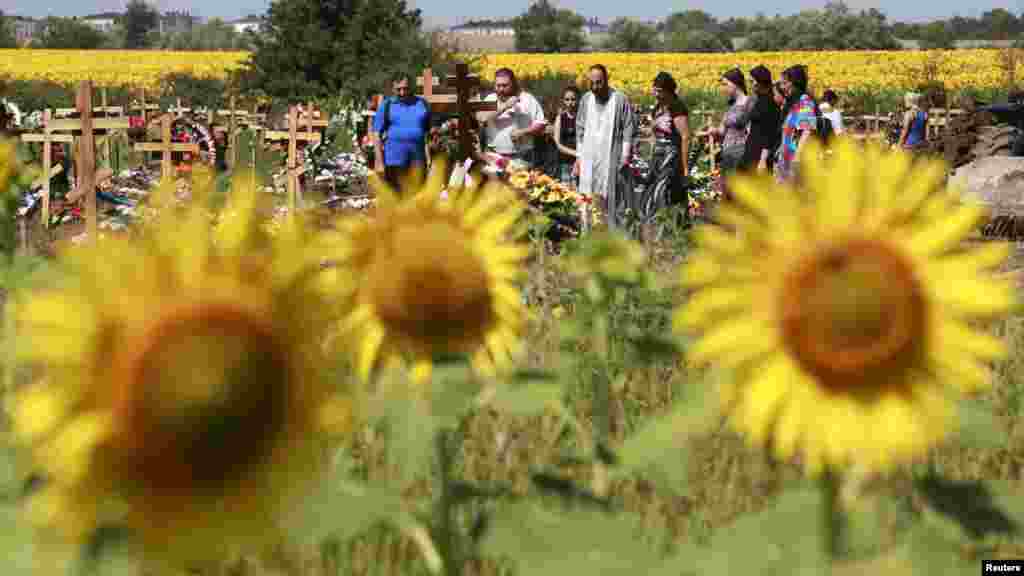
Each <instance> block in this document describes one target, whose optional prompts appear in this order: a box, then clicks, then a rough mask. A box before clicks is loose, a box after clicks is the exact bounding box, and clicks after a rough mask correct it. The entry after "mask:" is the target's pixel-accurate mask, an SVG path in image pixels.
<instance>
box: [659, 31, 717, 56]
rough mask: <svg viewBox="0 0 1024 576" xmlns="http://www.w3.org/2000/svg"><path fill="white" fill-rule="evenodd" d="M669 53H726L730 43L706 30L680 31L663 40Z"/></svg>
mask: <svg viewBox="0 0 1024 576" xmlns="http://www.w3.org/2000/svg"><path fill="white" fill-rule="evenodd" d="M665 49H666V50H668V51H669V52H728V51H730V50H732V43H731V42H729V40H728V39H727V38H725V37H723V36H719V35H717V34H715V33H713V32H709V31H707V30H680V31H677V32H673V33H672V34H669V35H668V37H666V38H665Z"/></svg>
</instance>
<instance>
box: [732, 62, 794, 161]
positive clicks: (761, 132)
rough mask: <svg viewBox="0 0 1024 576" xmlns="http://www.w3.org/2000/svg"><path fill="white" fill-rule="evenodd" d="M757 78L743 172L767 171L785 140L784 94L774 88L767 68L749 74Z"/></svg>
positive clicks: (759, 67) (754, 70) (761, 67)
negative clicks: (780, 142) (782, 103)
mask: <svg viewBox="0 0 1024 576" xmlns="http://www.w3.org/2000/svg"><path fill="white" fill-rule="evenodd" d="M750 77H751V78H753V79H754V99H755V101H754V106H753V108H752V109H751V112H750V135H749V136H748V137H747V144H746V147H745V149H744V154H743V164H742V166H741V168H740V169H741V170H744V171H747V172H751V171H757V172H762V173H764V172H768V171H770V170H771V167H772V164H774V162H773V161H772V158H773V157H774V155H775V150H776V149H777V148H778V147H779V141H780V140H782V112H781V110H779V102H785V99H784V98H783V97H782V95H781V93H780V94H779V95H778V96H776V95H775V94H773V92H774V91H773V89H772V73H771V71H770V70H768V68H766V67H764V66H757V67H755V68H754V69H753V70H751V71H750Z"/></svg>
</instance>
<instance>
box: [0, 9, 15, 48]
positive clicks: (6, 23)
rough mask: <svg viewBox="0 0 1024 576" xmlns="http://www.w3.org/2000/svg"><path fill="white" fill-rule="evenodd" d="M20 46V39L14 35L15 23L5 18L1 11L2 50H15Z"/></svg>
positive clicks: (0, 40) (0, 43)
mask: <svg viewBox="0 0 1024 576" xmlns="http://www.w3.org/2000/svg"><path fill="white" fill-rule="evenodd" d="M17 46H18V39H17V36H16V35H15V33H14V22H12V21H11V19H10V18H8V17H7V16H4V12H3V10H0V48H15V47H17Z"/></svg>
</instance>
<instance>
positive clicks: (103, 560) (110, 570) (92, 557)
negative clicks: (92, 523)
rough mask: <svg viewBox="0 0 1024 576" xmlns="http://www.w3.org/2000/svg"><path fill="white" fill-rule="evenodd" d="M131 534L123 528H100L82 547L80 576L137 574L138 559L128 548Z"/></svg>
mask: <svg viewBox="0 0 1024 576" xmlns="http://www.w3.org/2000/svg"><path fill="white" fill-rule="evenodd" d="M130 537H131V533H130V532H129V531H128V529H127V528H125V527H123V526H101V527H100V528H99V529H97V530H96V531H95V532H94V533H93V534H92V537H91V538H89V540H88V541H87V542H86V543H85V545H84V546H83V547H82V553H81V556H80V557H79V569H80V571H81V574H83V575H88V576H130V575H133V574H138V573H139V558H138V557H137V556H136V555H135V554H134V553H133V552H132V550H131V546H130Z"/></svg>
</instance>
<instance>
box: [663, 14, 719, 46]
mask: <svg viewBox="0 0 1024 576" xmlns="http://www.w3.org/2000/svg"><path fill="white" fill-rule="evenodd" d="M733 26H734V27H735V26H736V24H735V22H733ZM664 34H665V48H666V49H667V50H669V51H671V52H726V51H729V50H732V43H731V41H730V39H729V37H728V35H726V34H725V33H724V31H723V29H722V26H721V25H720V24H719V23H718V21H717V20H716V19H715V18H714V17H713V16H711V15H710V14H708V13H707V12H704V11H703V10H684V11H682V12H675V13H673V14H670V15H669V17H668V18H666V19H665V24H664Z"/></svg>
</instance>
